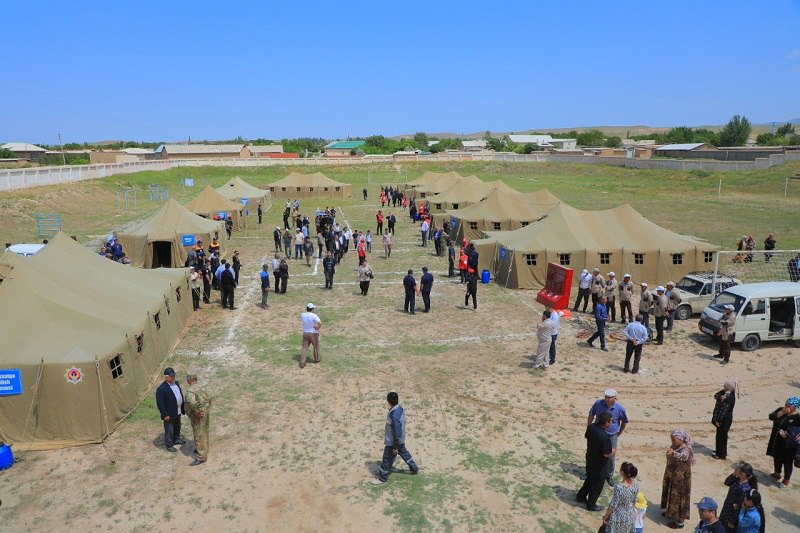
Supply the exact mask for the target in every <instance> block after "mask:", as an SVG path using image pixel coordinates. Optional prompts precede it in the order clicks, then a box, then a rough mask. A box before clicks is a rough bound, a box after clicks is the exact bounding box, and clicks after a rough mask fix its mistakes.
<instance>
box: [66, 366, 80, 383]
mask: <svg viewBox="0 0 800 533" xmlns="http://www.w3.org/2000/svg"><path fill="white" fill-rule="evenodd" d="M66 378H67V381H69V382H70V383H72V384H73V385H77V384H78V383H80V382H81V380H82V379H83V373H82V372H81V369H80V368H75V367H74V366H73V367H72V368H70V369H69V370H67V373H66Z"/></svg>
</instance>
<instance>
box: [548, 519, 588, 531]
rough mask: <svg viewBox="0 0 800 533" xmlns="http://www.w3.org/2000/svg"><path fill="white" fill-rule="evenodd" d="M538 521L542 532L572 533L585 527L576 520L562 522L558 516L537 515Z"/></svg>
mask: <svg viewBox="0 0 800 533" xmlns="http://www.w3.org/2000/svg"><path fill="white" fill-rule="evenodd" d="M538 521H539V525H540V526H542V531H543V532H544V533H573V532H574V531H581V530H585V529H586V527H585V526H583V525H581V523H580V522H578V521H577V520H573V521H572V522H564V521H563V520H559V519H558V518H547V517H539V518H538ZM592 531H593V530H592Z"/></svg>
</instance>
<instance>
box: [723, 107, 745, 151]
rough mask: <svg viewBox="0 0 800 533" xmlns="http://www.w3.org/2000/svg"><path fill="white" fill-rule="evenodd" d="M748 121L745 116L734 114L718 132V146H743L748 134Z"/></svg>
mask: <svg viewBox="0 0 800 533" xmlns="http://www.w3.org/2000/svg"><path fill="white" fill-rule="evenodd" d="M751 130H752V127H751V126H750V121H749V120H747V117H743V116H739V115H734V116H733V117H732V118H731V119H730V120H729V121H728V123H727V124H726V125H725V127H724V128H723V129H722V131H721V132H719V145H720V146H744V144H745V143H746V142H747V138H748V137H749V136H750V131H751Z"/></svg>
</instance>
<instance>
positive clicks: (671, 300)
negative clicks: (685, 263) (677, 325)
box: [666, 281, 681, 333]
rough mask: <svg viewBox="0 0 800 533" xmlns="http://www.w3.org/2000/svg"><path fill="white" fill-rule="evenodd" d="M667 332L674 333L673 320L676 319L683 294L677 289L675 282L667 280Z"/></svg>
mask: <svg viewBox="0 0 800 533" xmlns="http://www.w3.org/2000/svg"><path fill="white" fill-rule="evenodd" d="M666 296H667V329H666V331H667V333H672V322H673V321H674V320H675V313H676V312H677V311H678V306H679V305H680V304H681V295H680V293H679V292H678V291H676V290H675V282H674V281H668V282H667V292H666Z"/></svg>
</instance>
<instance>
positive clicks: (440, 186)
mask: <svg viewBox="0 0 800 533" xmlns="http://www.w3.org/2000/svg"><path fill="white" fill-rule="evenodd" d="M483 183H484V182H483V180H481V179H480V178H479V177H478V176H475V175H474V174H471V175H469V176H464V177H462V176H458V175H456V176H451V175H445V176H441V177H440V178H439V179H437V180H436V181H434V182H433V183H429V184H428V185H422V186H420V187H417V188H416V189H415V190H416V197H417V198H425V199H427V198H428V197H430V196H434V195H436V194H439V193H442V192H444V191H446V190H448V189H450V188H451V187H453V186H454V185H459V184H460V185H462V186H470V185H479V186H480V185H483Z"/></svg>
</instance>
